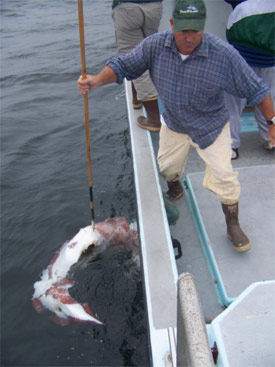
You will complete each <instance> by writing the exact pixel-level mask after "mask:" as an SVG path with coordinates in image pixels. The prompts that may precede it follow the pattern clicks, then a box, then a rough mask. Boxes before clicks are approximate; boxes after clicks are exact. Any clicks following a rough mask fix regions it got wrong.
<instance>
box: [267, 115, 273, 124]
mask: <svg viewBox="0 0 275 367" xmlns="http://www.w3.org/2000/svg"><path fill="white" fill-rule="evenodd" d="M267 125H275V116H274V117H273V118H272V119H271V120H269V121H267Z"/></svg>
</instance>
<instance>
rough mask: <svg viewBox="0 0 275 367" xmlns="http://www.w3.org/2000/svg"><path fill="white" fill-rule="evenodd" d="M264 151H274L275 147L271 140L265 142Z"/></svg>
mask: <svg viewBox="0 0 275 367" xmlns="http://www.w3.org/2000/svg"><path fill="white" fill-rule="evenodd" d="M264 149H266V150H272V149H274V147H273V146H272V143H271V141H270V140H266V141H265V142H264Z"/></svg>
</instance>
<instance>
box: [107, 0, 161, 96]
mask: <svg viewBox="0 0 275 367" xmlns="http://www.w3.org/2000/svg"><path fill="white" fill-rule="evenodd" d="M161 17H162V2H153V3H121V4H119V5H117V6H116V7H115V8H114V10H113V21H114V26H115V35H116V43H117V48H118V52H119V54H125V53H128V52H130V51H131V50H132V49H133V48H135V47H136V46H137V45H138V44H139V43H140V42H141V41H142V40H143V39H144V38H146V37H147V36H149V35H151V34H153V33H156V32H158V27H159V24H160V20H161ZM133 83H134V85H135V88H136V91H137V98H138V99H139V100H141V101H142V100H143V101H144V100H147V99H150V98H152V97H155V96H157V91H156V89H155V86H154V84H153V83H152V81H151V79H150V76H149V72H148V71H146V72H145V73H144V74H142V75H141V76H140V77H139V78H137V79H135V80H134V82H133Z"/></svg>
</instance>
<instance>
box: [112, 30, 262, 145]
mask: <svg viewBox="0 0 275 367" xmlns="http://www.w3.org/2000/svg"><path fill="white" fill-rule="evenodd" d="M107 65H109V66H110V67H111V68H112V69H113V70H114V71H115V73H116V75H117V82H118V83H119V84H121V83H122V82H123V79H124V78H126V79H128V80H133V79H136V78H137V77H138V76H140V75H141V74H143V73H144V72H145V70H147V69H148V70H149V72H150V76H151V79H152V81H153V83H154V85H155V87H156V89H157V91H158V94H159V97H160V99H161V102H162V104H163V108H164V111H163V118H164V121H165V123H166V125H167V126H168V127H169V128H170V129H171V130H173V131H176V132H178V133H184V134H187V135H188V136H190V138H191V139H192V140H193V141H194V142H195V143H197V144H198V145H199V147H200V148H201V149H204V148H206V147H208V146H209V145H210V144H212V143H213V142H214V141H215V139H216V138H217V136H218V135H219V134H220V132H221V130H222V128H223V127H224V125H225V124H226V123H227V122H228V120H229V113H228V110H227V108H226V106H225V101H224V91H226V92H228V93H230V94H233V95H237V96H239V97H241V98H246V99H247V101H248V104H249V105H252V106H253V105H256V104H258V103H259V102H261V101H262V100H263V99H264V98H265V97H266V95H267V94H268V92H269V87H268V86H267V85H266V84H265V83H264V82H263V81H262V79H260V78H259V77H258V76H257V75H256V74H255V73H254V71H253V70H252V69H251V68H250V67H249V66H248V65H247V63H246V62H245V61H244V59H243V58H242V57H241V56H240V55H239V53H238V52H237V51H236V50H235V49H234V48H233V47H232V46H231V45H229V44H228V43H226V42H224V41H223V40H221V39H220V38H218V37H216V36H214V35H213V34H210V33H204V34H203V38H202V42H201V44H200V45H199V46H198V47H197V48H196V49H195V51H194V52H193V53H192V54H191V55H189V57H188V58H187V59H185V61H182V59H181V57H180V54H179V52H178V50H177V48H176V44H175V40H174V36H173V33H172V32H171V31H166V32H161V33H156V34H153V35H151V36H149V37H147V38H146V39H145V40H143V41H142V42H141V43H140V44H139V45H138V46H137V47H136V48H135V49H133V50H132V51H131V52H130V53H128V54H125V55H122V56H120V57H115V58H112V59H110V60H109V61H108V62H107Z"/></svg>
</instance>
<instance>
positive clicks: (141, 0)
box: [112, 0, 162, 9]
mask: <svg viewBox="0 0 275 367" xmlns="http://www.w3.org/2000/svg"><path fill="white" fill-rule="evenodd" d="M157 1H162V0H113V4H112V9H114V7H115V6H117V5H118V4H120V3H155V2H157Z"/></svg>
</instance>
